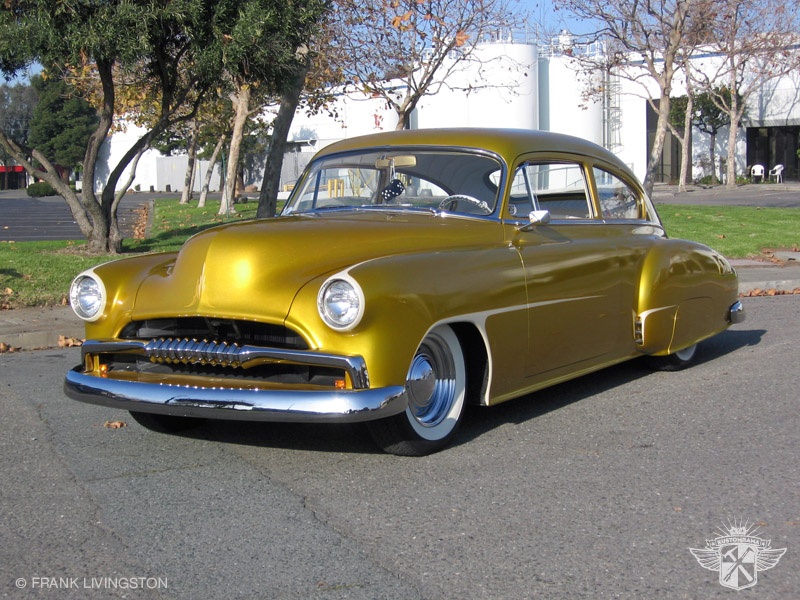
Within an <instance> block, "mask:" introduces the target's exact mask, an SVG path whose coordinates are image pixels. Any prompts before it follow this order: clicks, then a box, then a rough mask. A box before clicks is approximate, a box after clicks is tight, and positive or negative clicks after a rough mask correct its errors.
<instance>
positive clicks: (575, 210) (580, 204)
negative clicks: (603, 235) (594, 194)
mask: <svg viewBox="0 0 800 600" xmlns="http://www.w3.org/2000/svg"><path fill="white" fill-rule="evenodd" d="M522 189H525V190H527V194H525V195H524V196H523V195H522V194H521V193H520V190H522ZM512 206H518V207H519V208H516V209H512V214H513V211H514V210H516V214H518V215H520V214H522V215H527V214H528V213H529V212H530V211H531V210H548V211H550V216H551V218H553V219H589V218H591V216H592V208H591V202H590V201H589V194H588V192H587V187H586V178H585V177H584V172H583V168H582V167H581V165H579V164H576V163H567V162H536V163H525V164H523V165H521V166H520V167H519V168H518V169H517V172H516V173H515V174H514V179H513V181H512V185H511V199H510V204H509V207H512Z"/></svg>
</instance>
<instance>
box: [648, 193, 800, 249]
mask: <svg viewBox="0 0 800 600" xmlns="http://www.w3.org/2000/svg"><path fill="white" fill-rule="evenodd" d="M658 214H659V216H660V217H661V220H662V221H663V223H664V228H665V229H666V230H667V234H668V235H669V236H670V237H674V238H684V239H687V240H695V241H698V242H701V243H703V244H706V245H707V246H711V247H712V248H714V249H715V250H718V251H719V252H721V253H722V254H724V255H725V256H727V257H729V258H746V257H747V256H756V255H759V254H761V250H762V249H764V248H772V249H778V248H794V247H797V246H800V210H798V209H796V208H758V207H753V206H686V205H675V204H662V205H660V206H658Z"/></svg>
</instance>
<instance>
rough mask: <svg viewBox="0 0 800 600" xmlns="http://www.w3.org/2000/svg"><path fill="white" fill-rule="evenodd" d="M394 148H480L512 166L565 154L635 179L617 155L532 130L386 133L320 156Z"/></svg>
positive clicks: (356, 139) (333, 146)
mask: <svg viewBox="0 0 800 600" xmlns="http://www.w3.org/2000/svg"><path fill="white" fill-rule="evenodd" d="M391 146H454V147H459V148H478V149H483V150H488V151H490V152H494V153H495V154H498V155H500V156H501V157H503V158H504V159H505V160H506V161H507V162H508V163H512V162H513V161H514V160H515V159H516V158H517V157H518V156H520V155H522V154H527V153H530V152H558V153H561V152H564V153H567V154H577V155H581V156H587V157H592V158H596V159H599V160H602V161H604V162H607V163H610V164H612V165H614V166H616V167H617V168H619V169H622V170H624V171H625V172H626V173H629V174H630V175H631V176H633V174H632V173H631V172H630V170H629V169H628V168H627V166H626V165H625V164H624V163H623V162H622V161H621V160H620V159H619V158H617V157H616V156H615V155H614V154H612V153H611V152H609V151H608V150H606V149H605V148H602V147H601V146H598V145H597V144H594V143H592V142H589V141H587V140H584V139H581V138H577V137H573V136H570V135H564V134H560V133H552V132H549V131H538V130H531V129H484V128H467V127H464V128H457V129H412V130H408V129H407V130H403V131H386V132H381V133H375V134H371V135H363V136H358V137H353V138H348V139H345V140H341V141H339V142H335V143H333V144H331V145H329V146H326V147H325V148H323V149H322V150H321V151H320V152H319V153H318V155H317V156H325V155H329V154H334V153H338V152H346V151H350V150H360V149H364V148H380V147H391Z"/></svg>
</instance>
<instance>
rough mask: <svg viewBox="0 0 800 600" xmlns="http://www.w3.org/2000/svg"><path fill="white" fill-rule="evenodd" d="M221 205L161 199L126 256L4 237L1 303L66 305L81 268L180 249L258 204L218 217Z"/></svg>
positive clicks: (251, 213)
mask: <svg viewBox="0 0 800 600" xmlns="http://www.w3.org/2000/svg"><path fill="white" fill-rule="evenodd" d="M218 207H219V204H217V206H216V207H215V206H214V205H213V204H212V205H210V206H208V207H206V208H202V209H199V208H197V207H196V206H181V205H179V204H178V201H177V200H175V199H161V200H156V201H155V214H154V215H153V225H152V227H151V230H150V237H149V238H147V239H144V240H132V239H126V240H125V241H124V242H123V252H124V254H123V255H121V256H111V255H101V256H96V255H91V254H87V253H86V250H85V244H84V243H83V242H79V241H64V242H0V308H17V307H22V306H54V305H58V304H66V303H67V294H68V292H69V284H70V282H71V281H72V278H73V277H75V275H77V274H78V273H80V272H81V271H83V270H85V269H88V268H90V267H93V266H95V265H99V264H101V263H104V262H108V261H109V260H114V259H115V258H121V257H122V256H132V255H136V254H140V253H145V252H168V251H173V250H177V249H179V248H180V247H181V245H182V244H183V242H184V241H186V239H187V238H188V237H189V236H191V235H194V234H195V233H197V232H199V231H202V230H203V229H208V228H209V227H213V226H214V225H219V224H220V223H224V222H229V221H242V220H244V219H252V218H254V217H255V215H256V209H257V208H258V203H257V202H250V203H247V204H237V205H236V212H237V213H238V214H237V215H234V216H231V217H218V216H217V214H216V211H217V209H218Z"/></svg>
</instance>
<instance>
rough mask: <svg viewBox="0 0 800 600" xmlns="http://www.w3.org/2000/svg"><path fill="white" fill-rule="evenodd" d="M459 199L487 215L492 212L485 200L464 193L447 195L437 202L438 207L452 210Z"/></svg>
mask: <svg viewBox="0 0 800 600" xmlns="http://www.w3.org/2000/svg"><path fill="white" fill-rule="evenodd" d="M460 200H464V201H465V202H469V203H470V204H474V205H475V206H477V207H478V208H479V209H481V210H482V211H483V214H486V215H489V214H491V213H492V209H491V208H489V205H488V204H486V202H484V201H483V200H478V199H477V198H473V197H472V196H467V195H466V194H453V195H452V196H448V197H447V198H445V199H444V200H442V201H441V202H439V208H440V209H441V210H452V209H453V208H454V207H455V205H456V204H457V203H458V202H459V201H460ZM448 206H449V208H448Z"/></svg>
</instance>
